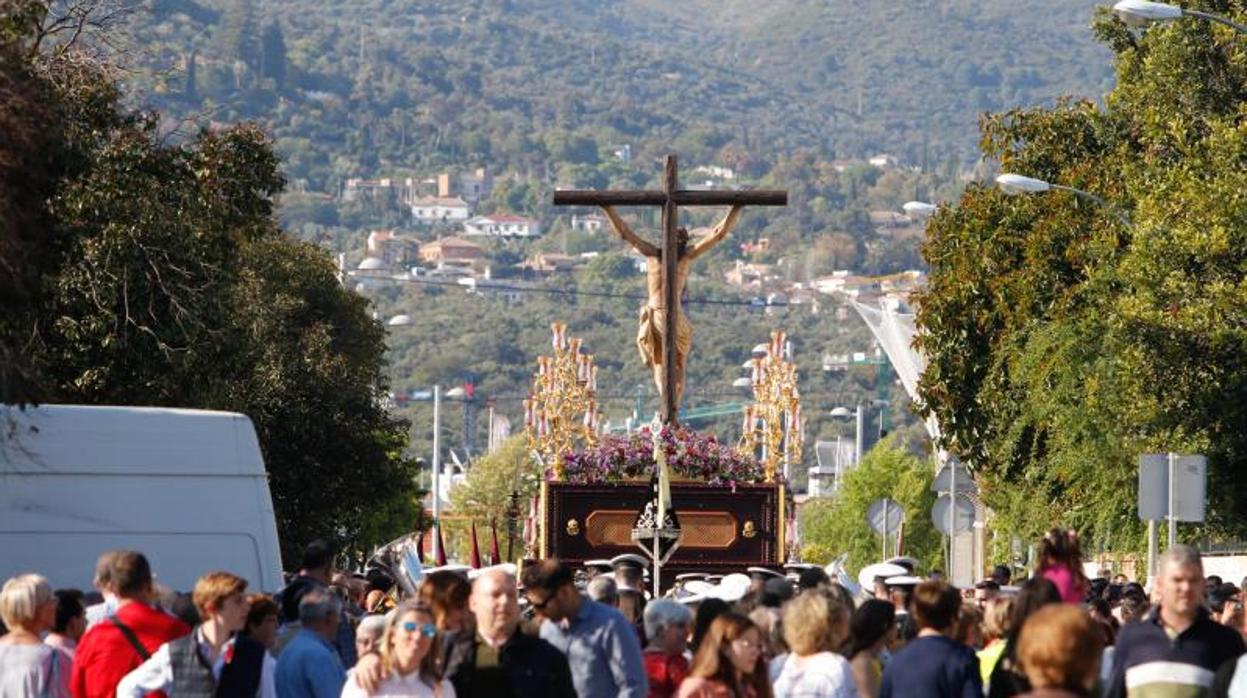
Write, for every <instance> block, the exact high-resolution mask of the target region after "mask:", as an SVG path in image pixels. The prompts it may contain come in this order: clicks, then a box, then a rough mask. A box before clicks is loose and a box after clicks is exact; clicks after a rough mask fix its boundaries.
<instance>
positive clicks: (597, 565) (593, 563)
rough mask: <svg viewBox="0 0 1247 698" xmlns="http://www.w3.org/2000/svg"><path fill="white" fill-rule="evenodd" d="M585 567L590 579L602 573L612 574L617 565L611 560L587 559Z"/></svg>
mask: <svg viewBox="0 0 1247 698" xmlns="http://www.w3.org/2000/svg"><path fill="white" fill-rule="evenodd" d="M584 568H585V573H586V574H587V575H588V576H589V579H593V578H595V577H597V576H598V575H602V574H611V573H612V572H614V571H615V566H614V565H612V564H611V561H610V560H605V559H597V560H585V562H584Z"/></svg>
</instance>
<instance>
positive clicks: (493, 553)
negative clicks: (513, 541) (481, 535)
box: [489, 519, 502, 565]
mask: <svg viewBox="0 0 1247 698" xmlns="http://www.w3.org/2000/svg"><path fill="white" fill-rule="evenodd" d="M489 532H490V533H492V534H493V536H494V543H493V545H492V546H491V548H492V549H491V550H490V551H489V557H490V558H492V559H493V561H494V562H493V564H495V565H498V564H501V563H502V553H500V552H498V521H497V519H490V520H489Z"/></svg>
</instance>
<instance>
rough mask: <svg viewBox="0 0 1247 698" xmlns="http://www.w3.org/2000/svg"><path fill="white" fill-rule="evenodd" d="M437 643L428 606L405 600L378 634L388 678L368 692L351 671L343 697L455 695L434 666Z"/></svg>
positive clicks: (430, 697)
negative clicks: (374, 689)
mask: <svg viewBox="0 0 1247 698" xmlns="http://www.w3.org/2000/svg"><path fill="white" fill-rule="evenodd" d="M440 645H441V643H440V642H439V638H438V636H437V625H436V624H434V622H433V613H432V612H431V611H430V610H429V608H428V607H427V606H423V605H420V604H419V603H417V602H415V601H407V602H404V603H403V604H402V605H400V606H399V607H398V608H397V609H395V610H394V613H392V614H391V615H390V618H389V620H388V621H387V622H386V625H385V632H384V633H383V634H382V635H381V648H380V654H381V666H382V667H383V668H384V669H385V672H386V674H385V675H386V677H387V678H386V679H385V680H384V681H382V682H381V684H380V685H379V686H377V690H376V691H374V692H372V693H368V692H367V691H365V690H364V689H363V688H360V686H359V684H357V683H356V682H355V676H354V673H355V672H354V671H352V672H351V675H350V676H347V679H346V685H345V686H343V687H342V698H365V697H366V696H374V697H376V698H455V687H454V686H452V685H451V683H450V682H449V681H447V680H445V679H443V678H442V677H441V675H440V672H439V671H438V668H437V667H438V661H437V660H438V656H439V655H440V653H441V647H440Z"/></svg>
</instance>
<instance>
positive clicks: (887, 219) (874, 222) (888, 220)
mask: <svg viewBox="0 0 1247 698" xmlns="http://www.w3.org/2000/svg"><path fill="white" fill-rule="evenodd" d="M866 215H867V216H868V217H869V218H870V225H871V226H873V227H874V228H875V230H879V229H884V230H892V229H896V228H908V227H909V226H910V225H911V224H912V223H913V220H912V219H911V218H910V217H909V216H907V215H905V214H904V213H900V212H898V211H871V212H870V213H868V214H866Z"/></svg>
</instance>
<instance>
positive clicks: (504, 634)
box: [350, 567, 576, 698]
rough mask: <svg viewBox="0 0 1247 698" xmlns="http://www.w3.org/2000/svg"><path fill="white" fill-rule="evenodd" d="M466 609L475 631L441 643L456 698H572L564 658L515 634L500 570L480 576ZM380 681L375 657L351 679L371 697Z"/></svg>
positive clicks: (514, 605) (516, 614) (506, 581)
mask: <svg viewBox="0 0 1247 698" xmlns="http://www.w3.org/2000/svg"><path fill="white" fill-rule="evenodd" d="M468 608H469V609H470V610H471V611H472V615H473V616H475V617H476V628H475V629H473V628H467V629H465V630H462V631H459V632H455V633H450V634H449V635H447V637H446V650H445V655H444V656H445V661H444V662H443V664H442V666H443V668H444V674H445V676H446V678H448V679H450V682H451V684H453V685H454V687H455V695H456V696H458V698H474V697H476V696H481V697H482V698H576V689H575V688H574V687H573V685H572V672H571V669H570V668H569V667H568V666H567V657H566V656H565V655H564V654H563V653H562V652H560V651H559V650H558V649H556V648H555V647H554V646H553V645H551V644H550V643H548V642H546V641H545V640H542V639H540V638H538V637H534V636H532V635H528V634H525V633H523V632H521V631H520V608H519V597H518V596H517V595H516V588H515V576H514V575H512V574H511V573H510V572H508V571H507V570H506V569H504V568H502V567H492V568H489V569H486V570H484V571H482V572H481V575H480V576H479V577H477V578H476V580H475V581H474V582H473V583H472V594H471V596H469V597H468ZM384 677H385V669H384V667H383V666H382V664H381V662H380V661H378V660H377V658H376V656H374V655H369V656H367V657H363V658H361V659H360V661H359V664H357V665H356V667H355V672H354V674H353V677H352V679H350V680H353V681H355V682H356V683H357V684H359V685H360V687H361V688H363V689H364V690H365V691H369V692H372V691H374V690H375V689H376V687H377V685H378V684H379V683H380V682H381V681H382V679H383V678H384Z"/></svg>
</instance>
